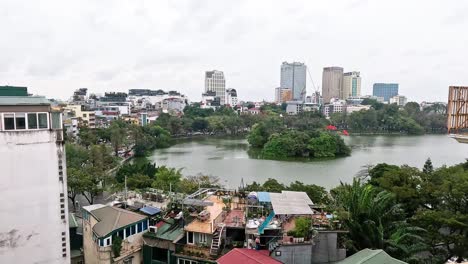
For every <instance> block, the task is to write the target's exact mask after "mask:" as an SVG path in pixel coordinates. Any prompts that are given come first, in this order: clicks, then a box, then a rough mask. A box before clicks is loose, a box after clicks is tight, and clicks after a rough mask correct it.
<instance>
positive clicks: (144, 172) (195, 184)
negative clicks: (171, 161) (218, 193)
mask: <svg viewBox="0 0 468 264" xmlns="http://www.w3.org/2000/svg"><path fill="white" fill-rule="evenodd" d="M125 177H127V188H128V189H130V190H142V189H146V188H155V189H158V190H163V191H173V192H180V193H186V194H190V193H193V192H195V191H196V190H198V188H209V187H219V186H220V185H219V178H218V177H214V176H207V175H201V174H200V175H196V176H187V177H182V169H178V170H177V169H174V168H168V167H165V166H160V167H157V166H156V164H151V163H149V162H144V163H138V162H136V163H133V164H124V165H123V166H121V167H120V168H119V170H118V171H117V173H116V176H115V179H116V181H117V183H116V186H117V189H122V188H123V187H124V182H125Z"/></svg>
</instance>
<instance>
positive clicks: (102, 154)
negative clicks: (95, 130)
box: [65, 143, 118, 207]
mask: <svg viewBox="0 0 468 264" xmlns="http://www.w3.org/2000/svg"><path fill="white" fill-rule="evenodd" d="M65 150H66V157H67V176H68V198H69V199H70V200H71V202H72V203H73V207H75V202H76V196H77V195H83V196H84V197H85V198H86V200H88V202H89V203H90V204H93V202H94V198H95V197H96V196H97V195H98V194H100V193H101V192H102V188H101V187H100V186H99V183H102V182H103V181H105V180H108V179H109V177H108V176H107V175H108V174H107V171H108V170H109V169H111V168H113V167H114V166H116V165H117V163H118V159H117V158H116V157H115V156H112V154H111V149H110V148H109V147H107V146H106V145H103V144H101V145H91V146H89V147H88V148H86V147H84V146H81V145H77V144H70V143H67V144H66V145H65Z"/></svg>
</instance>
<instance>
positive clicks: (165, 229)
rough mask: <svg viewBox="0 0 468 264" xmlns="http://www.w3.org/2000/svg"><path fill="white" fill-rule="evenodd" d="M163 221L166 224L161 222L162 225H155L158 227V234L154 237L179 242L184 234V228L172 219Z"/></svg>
mask: <svg viewBox="0 0 468 264" xmlns="http://www.w3.org/2000/svg"><path fill="white" fill-rule="evenodd" d="M165 221H166V222H163V221H162V222H163V223H162V224H160V225H156V226H158V232H157V233H156V237H157V238H159V239H163V240H169V241H172V242H176V241H178V240H180V239H181V238H182V237H183V236H184V234H185V231H184V226H183V225H182V224H178V223H176V222H175V221H174V220H173V219H168V220H165ZM160 223H161V222H160ZM158 224H159V223H158Z"/></svg>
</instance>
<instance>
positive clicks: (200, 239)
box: [198, 233, 206, 243]
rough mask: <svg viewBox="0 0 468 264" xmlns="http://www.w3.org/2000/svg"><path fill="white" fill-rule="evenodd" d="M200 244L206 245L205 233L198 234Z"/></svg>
mask: <svg viewBox="0 0 468 264" xmlns="http://www.w3.org/2000/svg"><path fill="white" fill-rule="evenodd" d="M198 240H199V241H198V242H200V243H206V234H203V233H199V234H198Z"/></svg>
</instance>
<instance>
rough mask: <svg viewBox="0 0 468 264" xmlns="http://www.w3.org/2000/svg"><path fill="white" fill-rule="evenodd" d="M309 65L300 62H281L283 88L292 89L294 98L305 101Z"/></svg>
mask: <svg viewBox="0 0 468 264" xmlns="http://www.w3.org/2000/svg"><path fill="white" fill-rule="evenodd" d="M306 72H307V66H306V65H305V64H304V63H300V62H293V63H288V62H283V64H281V85H280V87H281V88H289V89H291V90H292V99H293V100H296V101H304V100H305V96H306V76H307V73H306Z"/></svg>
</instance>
